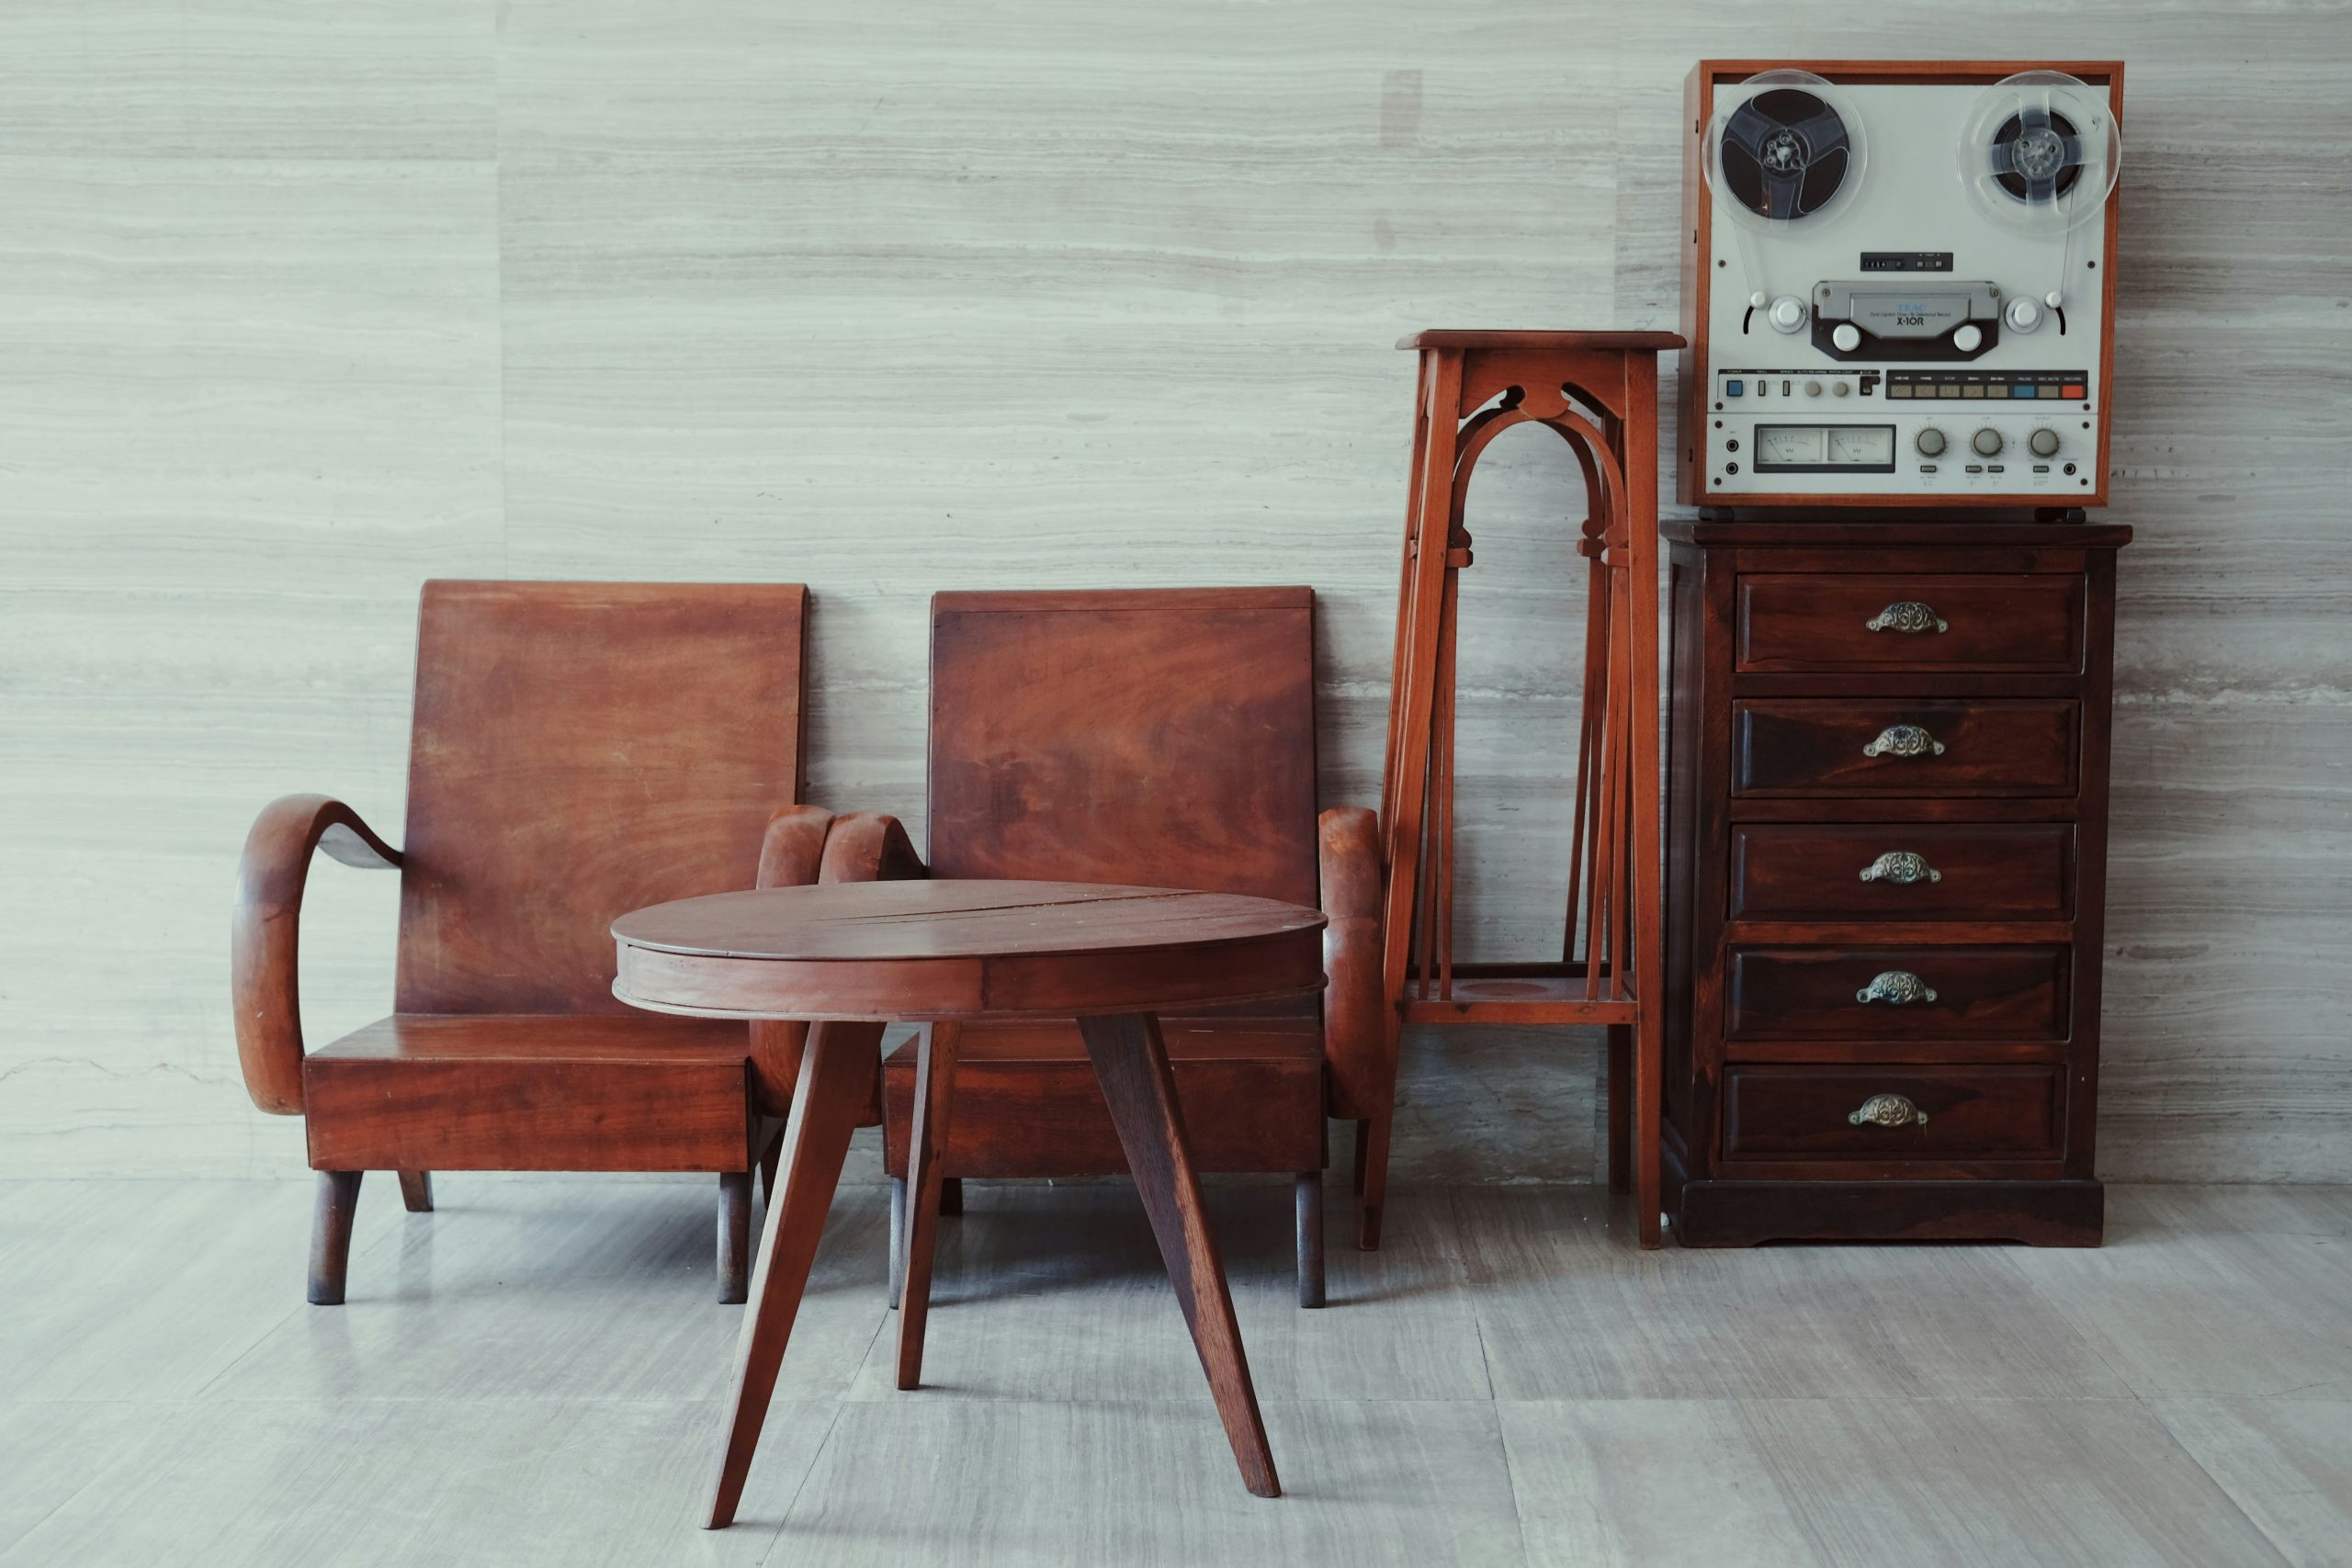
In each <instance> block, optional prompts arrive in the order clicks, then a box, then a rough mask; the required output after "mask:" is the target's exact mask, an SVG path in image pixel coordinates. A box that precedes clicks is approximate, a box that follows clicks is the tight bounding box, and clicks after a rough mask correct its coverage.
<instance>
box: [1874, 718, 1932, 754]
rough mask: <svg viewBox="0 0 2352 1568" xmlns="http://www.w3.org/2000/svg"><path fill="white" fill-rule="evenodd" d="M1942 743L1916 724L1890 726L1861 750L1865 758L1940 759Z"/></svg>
mask: <svg viewBox="0 0 2352 1568" xmlns="http://www.w3.org/2000/svg"><path fill="white" fill-rule="evenodd" d="M1943 754H1944V743H1943V742H1942V741H1940V740H1939V739H1936V738H1935V737H1934V736H1932V735H1930V734H1928V732H1927V731H1926V730H1924V729H1922V728H1919V727H1918V726H1917V725H1916V724H1890V725H1888V726H1887V727H1886V728H1884V729H1882V730H1880V731H1879V732H1878V739H1875V740H1873V741H1871V743H1870V744H1869V745H1867V746H1865V747H1863V748H1862V755H1863V756H1865V757H1940V756H1942V755H1943Z"/></svg>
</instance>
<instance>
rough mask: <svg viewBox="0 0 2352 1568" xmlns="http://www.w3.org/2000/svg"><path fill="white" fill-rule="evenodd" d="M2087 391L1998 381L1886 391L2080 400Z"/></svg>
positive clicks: (1900, 387) (1894, 387) (1920, 395)
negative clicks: (1986, 383)
mask: <svg viewBox="0 0 2352 1568" xmlns="http://www.w3.org/2000/svg"><path fill="white" fill-rule="evenodd" d="M2086 391H2087V389H2085V388H2082V387H2057V386H2052V385H2051V384H2049V383H2048V382H2044V383H2042V384H2041V386H2038V387H2025V386H2018V387H2005V386H2003V385H2002V384H2000V383H1999V382H1997V381H1996V382H1995V383H1993V384H1992V385H1991V386H1985V387H1980V386H1977V385H1975V384H1973V383H1971V384H1969V385H1967V386H1951V385H1945V386H1941V387H1927V386H1922V387H1917V388H1913V387H1907V386H1904V385H1902V384H1900V383H1896V384H1894V385H1892V386H1889V387H1888V388H1887V389H1886V395H1887V396H1888V397H1890V398H2079V397H2083V396H2086Z"/></svg>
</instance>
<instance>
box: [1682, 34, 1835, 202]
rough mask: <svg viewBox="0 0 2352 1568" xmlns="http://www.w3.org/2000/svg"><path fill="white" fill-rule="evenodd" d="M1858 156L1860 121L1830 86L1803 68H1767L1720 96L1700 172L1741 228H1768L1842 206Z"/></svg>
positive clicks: (1709, 130) (1709, 129)
mask: <svg viewBox="0 0 2352 1568" xmlns="http://www.w3.org/2000/svg"><path fill="white" fill-rule="evenodd" d="M1862 152H1863V147H1862V124H1861V118H1860V116H1859V115H1857V114H1856V113H1855V112H1854V110H1853V107H1852V106H1851V105H1850V104H1849V103H1848V102H1846V101H1845V100H1844V98H1843V96H1842V95H1840V94H1839V93H1838V90H1837V88H1836V87H1834V86H1833V85H1830V84H1829V83H1828V82H1826V81H1825V80H1824V79H1822V78H1821V77H1819V76H1816V75H1815V74H1813V73H1811V72H1809V71H1767V72H1764V73H1760V74H1758V75H1756V76H1751V77H1749V78H1748V79H1747V81H1745V82H1743V83H1741V84H1740V85H1738V86H1737V87H1736V88H1735V89H1733V90H1732V92H1731V93H1730V94H1729V95H1728V96H1726V97H1725V99H1724V106H1723V107H1720V108H1719V109H1718V110H1717V111H1716V115H1715V118H1714V122H1713V124H1712V125H1711V126H1710V127H1709V128H1708V134H1707V145H1706V149H1705V155H1704V156H1703V158H1702V161H1701V167H1702V172H1703V173H1704V174H1705V175H1706V176H1707V183H1708V186H1710V187H1711V188H1712V189H1713V190H1714V191H1715V192H1716V193H1717V194H1718V195H1720V196H1722V197H1724V201H1725V203H1726V205H1727V206H1728V207H1729V209H1731V210H1732V211H1733V212H1734V213H1736V214H1737V215H1738V216H1739V218H1740V219H1741V220H1742V221H1743V222H1744V223H1746V224H1747V225H1749V226H1751V227H1760V228H1766V229H1770V228H1772V227H1775V226H1777V225H1780V224H1783V223H1797V222H1804V221H1805V220H1809V219H1815V218H1819V217H1822V216H1825V215H1826V214H1827V213H1829V212H1831V211H1833V210H1835V209H1837V208H1838V207H1840V206H1842V205H1844V203H1845V202H1846V201H1847V200H1849V199H1850V198H1851V197H1852V196H1853V194H1854V192H1855V191H1856V190H1857V189H1859V188H1860V185H1861V180H1862Z"/></svg>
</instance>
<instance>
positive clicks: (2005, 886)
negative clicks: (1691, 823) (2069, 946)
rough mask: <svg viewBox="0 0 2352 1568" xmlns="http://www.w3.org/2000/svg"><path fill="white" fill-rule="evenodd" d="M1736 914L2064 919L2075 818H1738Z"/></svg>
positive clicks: (2071, 883) (2069, 905)
mask: <svg viewBox="0 0 2352 1568" xmlns="http://www.w3.org/2000/svg"><path fill="white" fill-rule="evenodd" d="M1730 886H1731V908H1730V915H1731V918H1732V919H1735V920H1855V919H1863V920H2064V919H2072V918H2073V917H2074V913H2075V825H2074V824H2073V823H2071V822H2018V823H1990V822H1987V823H1902V822H1887V823H1877V824H1872V825H1871V826H1869V827H1831V826H1822V825H1815V824H1812V823H1796V822H1791V823H1764V822H1753V823H1738V824H1736V825H1735V826H1734V827H1733V828H1732V832H1731V877H1730Z"/></svg>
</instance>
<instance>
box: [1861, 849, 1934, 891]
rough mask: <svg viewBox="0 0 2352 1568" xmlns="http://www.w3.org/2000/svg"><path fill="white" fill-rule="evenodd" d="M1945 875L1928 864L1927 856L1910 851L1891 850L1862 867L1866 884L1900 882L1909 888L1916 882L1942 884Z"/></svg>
mask: <svg viewBox="0 0 2352 1568" xmlns="http://www.w3.org/2000/svg"><path fill="white" fill-rule="evenodd" d="M1943 879H1944V874H1943V873H1942V872H1940V871H1938V870H1937V869H1936V868H1935V867H1934V866H1931V865H1929V864H1928V857H1927V856H1925V855H1919V854H1913V853H1912V852H1910V851H1909V850H1889V851H1887V852H1886V853H1884V854H1883V855H1881V856H1879V857H1878V859H1876V860H1874V861H1872V862H1871V863H1870V864H1868V865H1866V866H1864V867H1862V880H1863V881H1864V882H1899V883H1902V884H1904V885H1905V886H1909V885H1910V884H1912V883H1914V882H1941V881H1942V880H1943Z"/></svg>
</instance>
